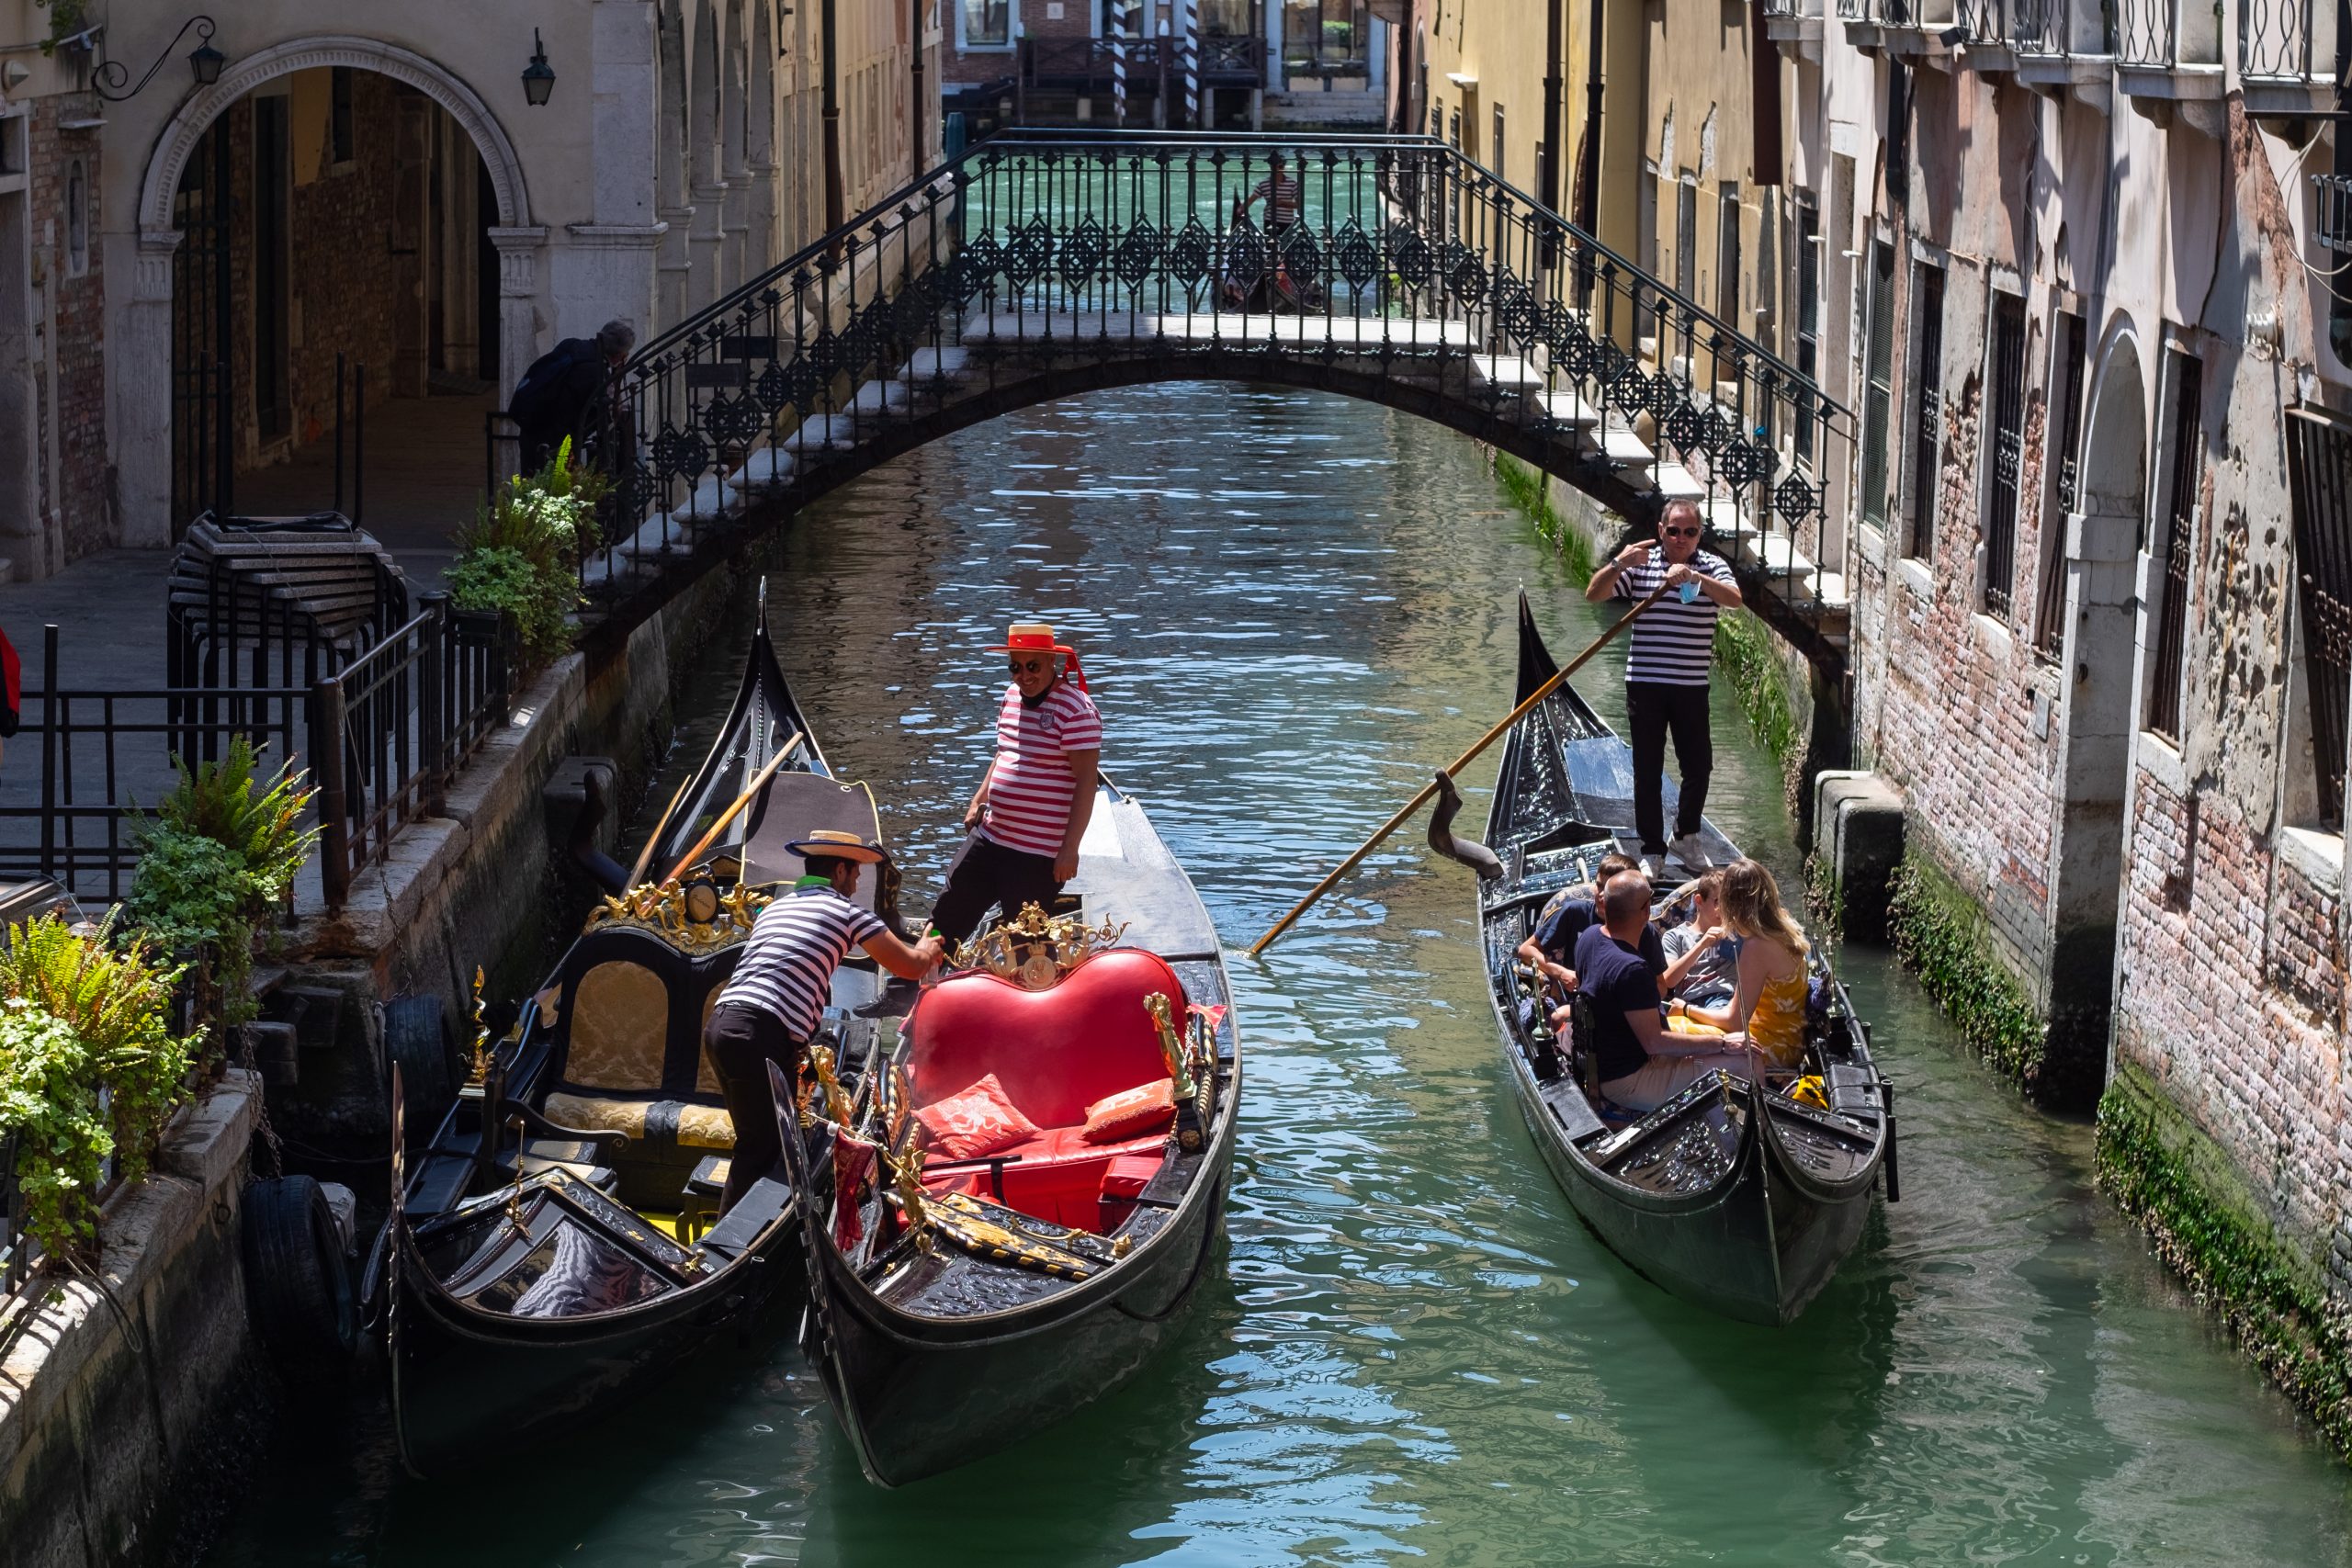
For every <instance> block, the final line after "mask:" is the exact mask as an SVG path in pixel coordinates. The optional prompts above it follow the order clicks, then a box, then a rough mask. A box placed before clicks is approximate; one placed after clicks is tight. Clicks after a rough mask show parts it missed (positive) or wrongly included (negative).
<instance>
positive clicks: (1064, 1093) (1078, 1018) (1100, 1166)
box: [907, 948, 1184, 1230]
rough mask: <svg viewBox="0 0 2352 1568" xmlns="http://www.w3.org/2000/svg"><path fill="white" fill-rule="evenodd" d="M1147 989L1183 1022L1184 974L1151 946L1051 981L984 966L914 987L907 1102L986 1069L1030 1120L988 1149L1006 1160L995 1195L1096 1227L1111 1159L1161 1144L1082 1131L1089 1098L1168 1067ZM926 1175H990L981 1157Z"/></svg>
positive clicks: (969, 1181) (986, 1188)
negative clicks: (919, 990)
mask: <svg viewBox="0 0 2352 1568" xmlns="http://www.w3.org/2000/svg"><path fill="white" fill-rule="evenodd" d="M1154 992H1158V993H1159V994H1160V995H1163V996H1165V997H1166V998H1168V1005H1169V1008H1170V1016H1171V1017H1172V1018H1174V1019H1176V1020H1177V1021H1178V1025H1179V1027H1180V1028H1181V1027H1182V1020H1183V1018H1184V987H1183V984H1182V981H1180V980H1178V979H1177V978H1176V972H1175V971H1174V970H1173V969H1171V968H1170V967H1169V966H1168V964H1167V963H1166V961H1164V960H1163V959H1161V958H1160V957H1159V955H1158V954H1157V953H1146V952H1144V951H1142V950H1141V949H1139V948H1115V949H1114V950H1112V951H1111V952H1109V953H1102V954H1100V955H1098V956H1097V957H1094V958H1092V959H1090V960H1089V961H1088V962H1087V963H1085V964H1081V965H1080V967H1079V968H1078V969H1077V970H1075V971H1073V972H1072V973H1071V974H1070V975H1069V976H1068V977H1067V978H1065V979H1064V980H1063V981H1062V982H1061V983H1060V984H1059V985H1057V986H1056V987H1054V988H1053V989H1052V990H1049V991H1032V990H1029V989H1026V988H1025V987H1021V986H1018V985H1015V984H1013V983H1012V981H1010V980H1000V979H998V978H997V977H996V976H993V975H983V974H969V975H959V976H956V977H955V978H954V979H952V980H946V981H943V982H942V983H941V984H939V985H937V986H934V987H932V988H931V989H930V990H928V991H926V992H924V993H923V996H922V1000H921V1001H920V1002H918V1003H917V1004H916V1006H915V1011H914V1017H913V1018H912V1020H911V1021H910V1030H911V1035H910V1045H909V1050H908V1053H907V1067H908V1077H909V1080H910V1087H911V1089H912V1090H913V1098H914V1103H915V1104H916V1105H917V1106H925V1105H930V1104H933V1103H934V1102H935V1101H938V1100H944V1099H946V1098H947V1097H948V1096H950V1095H952V1094H955V1093H956V1092H957V1091H958V1090H960V1089H965V1088H967V1087H968V1086H970V1085H971V1084H973V1083H976V1082H978V1080H979V1079H980V1078H981V1077H984V1076H985V1075H987V1074H989V1073H991V1072H992V1073H994V1074H996V1077H997V1082H999V1083H1000V1084H1001V1085H1003V1086H1004V1092H1005V1095H1006V1098H1008V1099H1010V1100H1012V1103H1013V1104H1015V1105H1017V1106H1019V1107H1020V1108H1021V1113H1022V1114H1023V1115H1024V1116H1026V1117H1028V1118H1029V1120H1030V1121H1032V1122H1035V1123H1036V1124H1037V1126H1038V1128H1039V1129H1040V1132H1039V1134H1038V1135H1037V1136H1036V1137H1035V1138H1032V1139H1030V1140H1029V1141H1028V1142H1026V1143H1023V1144H1019V1145H1014V1146H1013V1147H1012V1148H1007V1149H1001V1150H999V1151H997V1154H996V1155H995V1156H992V1157H994V1158H999V1159H1002V1160H1004V1161H1006V1164H1005V1165H1004V1167H1003V1181H1004V1196H1003V1199H1002V1201H1003V1202H1005V1203H1006V1204H1008V1205H1009V1206H1011V1207H1012V1208H1015V1209H1018V1210H1020V1211H1021V1212H1022V1213H1025V1214H1033V1215H1035V1216H1036V1217H1037V1218H1039V1219H1041V1220H1050V1221H1051V1222H1053V1223H1054V1224H1061V1225H1069V1226H1073V1227H1077V1228H1082V1229H1086V1230H1094V1229H1097V1228H1098V1227H1100V1226H1101V1224H1103V1210H1102V1194H1103V1178H1104V1175H1105V1173H1106V1172H1107V1171H1108V1170H1109V1169H1110V1168H1111V1166H1112V1163H1113V1162H1114V1160H1119V1159H1121V1158H1122V1157H1123V1156H1124V1157H1125V1158H1127V1159H1129V1160H1133V1159H1135V1158H1137V1157H1141V1156H1151V1157H1152V1160H1153V1168H1155V1169H1156V1168H1157V1167H1158V1157H1157V1156H1159V1154H1160V1151H1161V1150H1162V1149H1163V1148H1164V1147H1165V1146H1166V1143H1167V1135H1166V1134H1164V1133H1158V1132H1155V1133H1152V1134H1148V1135H1147V1136H1144V1137H1140V1138H1129V1139H1125V1140H1122V1141H1121V1142H1118V1143H1113V1144H1090V1143H1088V1142H1087V1141H1086V1140H1085V1137H1084V1135H1083V1129H1084V1127H1085V1124H1086V1108H1087V1107H1088V1106H1090V1105H1091V1104H1093V1103H1094V1102H1095V1101H1097V1100H1103V1099H1105V1098H1107V1097H1108V1096H1111V1095H1114V1094H1117V1093H1119V1092H1121V1091H1122V1090H1125V1089H1134V1088H1136V1087H1137V1086H1138V1085H1141V1084H1147V1083H1150V1082H1152V1081H1153V1080H1155V1079H1159V1078H1164V1077H1167V1076H1168V1063H1167V1059H1166V1058H1165V1057H1164V1056H1162V1055H1161V1054H1160V1050H1159V1029H1158V1027H1157V1025H1155V1024H1154V1023H1153V1021H1152V1018H1151V1014H1150V1013H1149V1012H1148V1011H1147V1010H1145V1007H1144V998H1146V997H1148V996H1150V995H1151V994H1152V993H1154ZM1147 1179H1148V1178H1147ZM926 1185H932V1186H937V1187H942V1188H946V1187H953V1188H955V1189H956V1190H963V1191H967V1192H971V1193H975V1194H978V1195H982V1196H988V1195H990V1193H991V1186H992V1179H991V1174H990V1172H989V1169H988V1168H986V1167H980V1168H974V1169H971V1170H967V1171H953V1172H947V1173H945V1174H944V1175H942V1176H941V1177H940V1178H939V1179H937V1180H936V1181H935V1182H931V1183H926ZM1138 1190H1139V1189H1138Z"/></svg>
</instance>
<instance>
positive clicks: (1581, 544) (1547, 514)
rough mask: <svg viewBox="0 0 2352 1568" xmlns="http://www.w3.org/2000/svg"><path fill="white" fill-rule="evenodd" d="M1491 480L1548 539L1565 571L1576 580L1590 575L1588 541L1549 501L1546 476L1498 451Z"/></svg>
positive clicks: (1592, 565) (1549, 491)
mask: <svg viewBox="0 0 2352 1568" xmlns="http://www.w3.org/2000/svg"><path fill="white" fill-rule="evenodd" d="M1495 481H1496V482H1497V483H1498V484H1499V485H1500V486H1501V487H1502V492H1503V494H1504V496H1505V497H1506V498H1507V499H1509V501H1510V503H1511V504H1512V505H1513V506H1515V507H1517V508H1518V509H1519V510H1520V511H1521V512H1522V513H1526V515H1527V519H1528V521H1530V522H1531V523H1533V524H1534V525H1535V531H1536V532H1537V533H1538V534H1541V535H1542V536H1544V538H1546V539H1548V540H1550V541H1551V542H1552V547H1553V548H1555V549H1556V550H1558V551H1559V552H1560V556H1561V558H1563V559H1564V560H1566V562H1567V564H1568V570H1569V571H1571V572H1573V573H1574V574H1575V575H1576V577H1577V579H1578V580H1584V579H1589V578H1590V577H1591V576H1592V571H1593V568H1594V566H1595V565H1596V564H1598V563H1596V562H1595V560H1594V559H1593V554H1592V543H1591V541H1590V540H1589V539H1587V538H1586V537H1585V536H1584V530H1583V529H1581V528H1579V527H1577V525H1575V524H1574V523H1571V522H1570V521H1569V520H1568V519H1567V518H1566V516H1565V515H1564V514H1563V513H1561V511H1560V509H1559V508H1558V507H1556V506H1555V505H1553V504H1552V495H1551V490H1552V485H1551V480H1550V479H1548V478H1547V477H1546V476H1544V474H1543V473H1541V472H1539V471H1537V470H1536V469H1534V468H1531V467H1529V466H1528V465H1527V464H1525V463H1522V462H1521V461H1520V460H1519V459H1518V458H1516V457H1511V456H1510V455H1509V454H1508V453H1503V452H1498V453H1496V454H1495Z"/></svg>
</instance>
